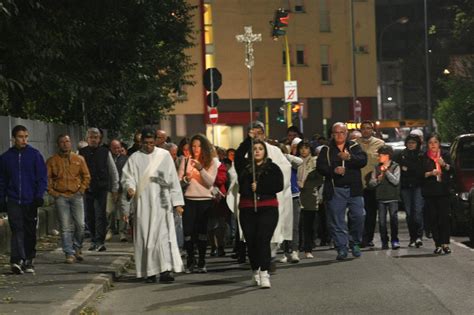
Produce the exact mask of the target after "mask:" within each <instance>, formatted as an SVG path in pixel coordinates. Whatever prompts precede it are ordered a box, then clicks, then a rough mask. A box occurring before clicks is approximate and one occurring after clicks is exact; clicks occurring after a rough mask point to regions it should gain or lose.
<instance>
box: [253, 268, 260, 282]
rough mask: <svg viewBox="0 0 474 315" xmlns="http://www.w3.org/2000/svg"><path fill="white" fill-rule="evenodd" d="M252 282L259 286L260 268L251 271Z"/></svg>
mask: <svg viewBox="0 0 474 315" xmlns="http://www.w3.org/2000/svg"><path fill="white" fill-rule="evenodd" d="M252 284H253V285H256V286H260V269H257V270H254V271H252Z"/></svg>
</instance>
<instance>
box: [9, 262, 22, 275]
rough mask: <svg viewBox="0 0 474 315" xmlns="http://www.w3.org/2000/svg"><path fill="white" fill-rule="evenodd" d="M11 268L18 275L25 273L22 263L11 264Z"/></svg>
mask: <svg viewBox="0 0 474 315" xmlns="http://www.w3.org/2000/svg"><path fill="white" fill-rule="evenodd" d="M10 267H11V269H12V272H13V273H14V274H16V275H22V274H23V269H22V268H21V265H20V264H15V263H13V264H11V265H10Z"/></svg>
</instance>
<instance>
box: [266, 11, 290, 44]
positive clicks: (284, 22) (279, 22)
mask: <svg viewBox="0 0 474 315" xmlns="http://www.w3.org/2000/svg"><path fill="white" fill-rule="evenodd" d="M289 18H290V16H289V13H288V12H287V11H285V9H281V8H280V9H278V10H276V11H275V18H274V19H273V23H271V24H272V27H273V28H272V37H273V39H275V40H277V39H278V37H280V36H283V35H285V34H286V27H288V20H289Z"/></svg>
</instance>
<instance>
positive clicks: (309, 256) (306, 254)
mask: <svg viewBox="0 0 474 315" xmlns="http://www.w3.org/2000/svg"><path fill="white" fill-rule="evenodd" d="M304 258H306V259H313V258H314V256H313V254H311V253H310V252H306V253H304Z"/></svg>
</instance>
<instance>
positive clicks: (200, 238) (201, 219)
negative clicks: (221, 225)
mask: <svg viewBox="0 0 474 315" xmlns="http://www.w3.org/2000/svg"><path fill="white" fill-rule="evenodd" d="M212 205H213V201H212V200H190V199H185V206H184V212H183V234H184V247H185V248H186V252H187V254H188V262H189V264H191V263H192V261H194V243H197V244H198V250H199V261H200V265H201V266H199V267H203V264H204V258H205V256H206V248H207V222H208V215H209V211H210V210H211V208H212Z"/></svg>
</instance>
